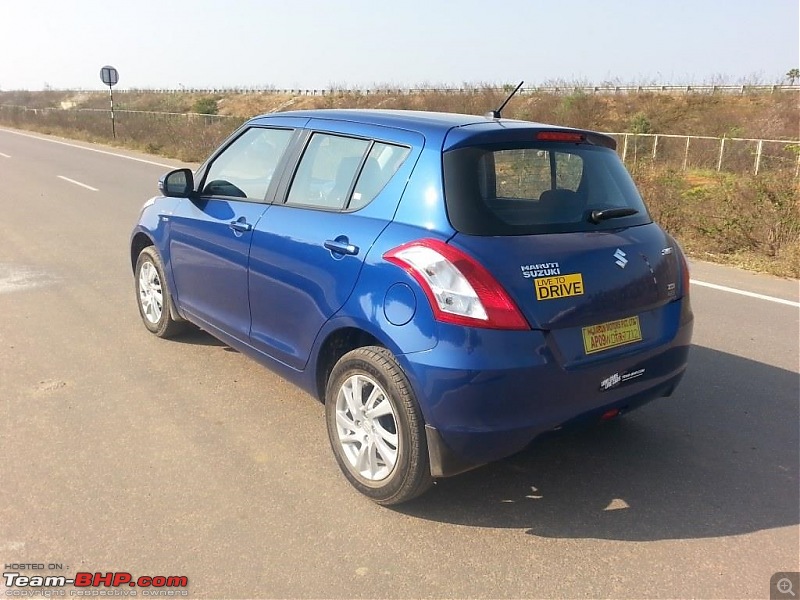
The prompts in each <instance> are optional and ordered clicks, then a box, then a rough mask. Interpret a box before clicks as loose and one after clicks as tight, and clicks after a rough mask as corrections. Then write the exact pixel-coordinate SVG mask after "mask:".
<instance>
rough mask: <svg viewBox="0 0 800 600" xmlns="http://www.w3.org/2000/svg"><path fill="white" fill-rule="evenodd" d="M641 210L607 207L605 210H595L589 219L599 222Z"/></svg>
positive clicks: (626, 215) (633, 213) (628, 215)
mask: <svg viewBox="0 0 800 600" xmlns="http://www.w3.org/2000/svg"><path fill="white" fill-rule="evenodd" d="M638 212H639V211H638V210H636V209H635V208H607V209H605V210H593V211H592V214H591V215H589V221H591V222H592V223H599V222H600V221H605V220H606V219H619V218H620V217H630V216H631V215H635V214H636V213H638Z"/></svg>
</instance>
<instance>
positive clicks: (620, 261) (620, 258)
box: [614, 248, 628, 269]
mask: <svg viewBox="0 0 800 600" xmlns="http://www.w3.org/2000/svg"><path fill="white" fill-rule="evenodd" d="M626 256H627V254H625V253H624V252H623V251H622V250H620V249H619V248H617V251H616V252H614V258H616V259H617V261H616V262H617V266H618V267H619V268H620V269H624V268H625V265H627V264H628V259H627V258H625V257H626Z"/></svg>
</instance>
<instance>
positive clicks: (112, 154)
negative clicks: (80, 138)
mask: <svg viewBox="0 0 800 600" xmlns="http://www.w3.org/2000/svg"><path fill="white" fill-rule="evenodd" d="M0 131H2V132H3V133H13V134H14V135H20V136H22V137H27V138H32V139H34V140H41V141H42V142H50V143H51V144H60V145H62V146H69V147H70V148H79V149H80V150H88V151H89V152H97V153H98V154H106V155H108V156H116V157H117V158H127V159H128V160H135V161H136V162H140V163H145V164H146V165H155V166H157V167H165V168H167V169H174V168H175V167H174V166H172V165H168V164H165V163H160V162H155V161H153V160H147V159H144V158H136V157H135V156H127V155H126V154H117V153H116V152H109V151H108V150H100V149H99V148H89V147H88V146H79V145H78V144H70V143H69V142H62V141H61V140H51V139H50V138H44V137H39V136H38V135H31V134H29V133H22V132H21V131H12V130H10V129H3V128H2V127H0Z"/></svg>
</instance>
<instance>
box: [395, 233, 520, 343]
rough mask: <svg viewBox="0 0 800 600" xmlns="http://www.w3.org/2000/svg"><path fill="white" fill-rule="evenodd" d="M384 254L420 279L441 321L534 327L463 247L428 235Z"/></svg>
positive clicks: (498, 327)
mask: <svg viewBox="0 0 800 600" xmlns="http://www.w3.org/2000/svg"><path fill="white" fill-rule="evenodd" d="M383 258H384V259H386V260H387V261H389V262H391V263H394V264H396V265H398V266H400V267H402V268H403V269H405V270H406V271H407V272H408V273H409V274H410V275H411V276H412V277H413V278H414V279H416V280H417V282H418V283H419V284H420V286H421V287H422V289H423V290H424V291H425V294H426V295H427V296H428V301H429V302H430V304H431V308H432V309H433V313H434V316H435V318H436V320H437V321H442V322H444V323H454V324H456V325H466V326H469V327H484V328H488V329H519V330H522V329H530V326H529V325H528V322H527V321H526V320H525V317H523V316H522V313H521V312H520V310H519V308H518V307H517V305H516V304H515V303H514V301H513V300H512V299H511V298H510V297H509V295H508V293H506V291H505V290H504V289H503V287H502V286H501V285H500V284H499V283H498V282H497V280H495V278H494V277H492V275H491V274H490V273H489V271H487V270H486V269H485V268H484V267H483V266H482V265H481V264H480V263H478V262H477V261H476V260H475V259H474V258H472V257H471V256H469V255H468V254H465V253H464V252H462V251H461V250H458V249H456V248H453V247H452V246H449V245H447V244H445V243H444V242H441V241H439V240H432V239H424V240H418V241H415V242H410V243H408V244H403V245H402V246H398V247H397V248H393V249H392V250H389V251H388V252H386V253H385V254H384V255H383Z"/></svg>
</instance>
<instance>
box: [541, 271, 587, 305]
mask: <svg viewBox="0 0 800 600" xmlns="http://www.w3.org/2000/svg"><path fill="white" fill-rule="evenodd" d="M533 286H534V287H535V288H536V299H537V300H553V299H555V298H569V297H570V296H581V295H583V275H581V274H580V273H570V274H569V275H553V276H552V277H539V278H538V279H534V280H533Z"/></svg>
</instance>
